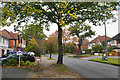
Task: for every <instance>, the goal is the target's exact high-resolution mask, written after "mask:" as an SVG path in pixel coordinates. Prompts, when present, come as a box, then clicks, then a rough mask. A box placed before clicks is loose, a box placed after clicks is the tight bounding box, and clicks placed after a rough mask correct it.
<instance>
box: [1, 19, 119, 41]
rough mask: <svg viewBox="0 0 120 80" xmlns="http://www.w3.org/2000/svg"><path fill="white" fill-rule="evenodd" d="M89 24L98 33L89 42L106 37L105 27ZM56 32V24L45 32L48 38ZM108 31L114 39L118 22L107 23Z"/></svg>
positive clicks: (9, 28) (109, 35)
mask: <svg viewBox="0 0 120 80" xmlns="http://www.w3.org/2000/svg"><path fill="white" fill-rule="evenodd" d="M109 22H110V21H109ZM87 24H89V25H91V27H92V30H93V31H95V33H96V34H95V35H94V36H92V38H88V40H89V41H91V40H93V39H94V38H96V37H97V36H98V35H100V36H103V35H105V26H104V25H102V26H93V25H92V24H91V23H87ZM1 29H2V30H3V29H6V30H8V31H13V32H14V27H13V26H10V27H3V28H1ZM56 30H58V28H57V25H56V24H55V23H53V24H51V25H50V30H49V31H47V30H45V29H44V30H43V31H44V33H45V34H46V35H47V36H49V35H50V34H52V33H54V32H55V31H56ZM106 31H107V36H108V37H113V36H115V35H116V34H118V21H116V22H114V23H111V22H110V24H107V22H106Z"/></svg>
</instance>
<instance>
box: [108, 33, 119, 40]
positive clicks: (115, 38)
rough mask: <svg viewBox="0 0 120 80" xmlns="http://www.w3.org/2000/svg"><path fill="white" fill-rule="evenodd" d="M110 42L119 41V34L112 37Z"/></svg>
mask: <svg viewBox="0 0 120 80" xmlns="http://www.w3.org/2000/svg"><path fill="white" fill-rule="evenodd" d="M110 40H120V33H118V34H117V35H115V36H114V37H112V38H111V39H110Z"/></svg>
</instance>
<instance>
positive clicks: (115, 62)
mask: <svg viewBox="0 0 120 80" xmlns="http://www.w3.org/2000/svg"><path fill="white" fill-rule="evenodd" d="M89 61H96V62H102V63H107V64H113V65H117V66H120V62H119V61H120V59H119V58H108V59H107V60H102V58H95V59H89Z"/></svg>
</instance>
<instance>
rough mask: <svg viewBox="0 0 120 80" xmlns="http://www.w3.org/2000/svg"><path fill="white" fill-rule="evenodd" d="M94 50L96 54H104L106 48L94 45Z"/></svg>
mask: <svg viewBox="0 0 120 80" xmlns="http://www.w3.org/2000/svg"><path fill="white" fill-rule="evenodd" d="M92 50H93V51H94V52H103V50H104V47H103V45H100V44H96V45H93V46H92Z"/></svg>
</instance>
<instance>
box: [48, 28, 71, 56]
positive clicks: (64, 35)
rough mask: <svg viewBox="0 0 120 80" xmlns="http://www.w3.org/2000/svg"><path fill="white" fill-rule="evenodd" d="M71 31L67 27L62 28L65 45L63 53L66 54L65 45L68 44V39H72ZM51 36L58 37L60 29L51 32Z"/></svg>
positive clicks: (63, 43)
mask: <svg viewBox="0 0 120 80" xmlns="http://www.w3.org/2000/svg"><path fill="white" fill-rule="evenodd" d="M69 33H70V32H69V31H68V30H67V29H63V30H62V45H63V53H64V54H65V47H66V46H65V45H66V42H67V41H68V40H70V35H69ZM50 36H53V37H58V31H57V30H56V31H55V33H53V34H51V35H50Z"/></svg>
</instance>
